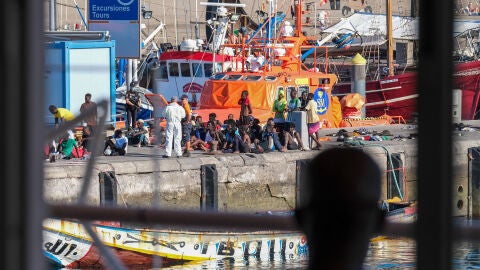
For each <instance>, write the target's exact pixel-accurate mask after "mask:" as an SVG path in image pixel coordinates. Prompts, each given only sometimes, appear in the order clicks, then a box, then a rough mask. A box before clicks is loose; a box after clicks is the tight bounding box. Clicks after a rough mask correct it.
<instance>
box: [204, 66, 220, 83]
mask: <svg viewBox="0 0 480 270" xmlns="http://www.w3.org/2000/svg"><path fill="white" fill-rule="evenodd" d="M203 70H205V77H207V78H209V77H212V75H213V64H210V63H208V64H203ZM217 80H218V79H217Z"/></svg>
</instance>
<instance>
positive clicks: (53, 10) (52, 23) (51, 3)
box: [48, 0, 57, 31]
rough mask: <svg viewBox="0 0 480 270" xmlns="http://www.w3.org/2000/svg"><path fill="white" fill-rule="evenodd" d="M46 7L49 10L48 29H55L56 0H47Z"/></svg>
mask: <svg viewBox="0 0 480 270" xmlns="http://www.w3.org/2000/svg"><path fill="white" fill-rule="evenodd" d="M48 8H49V10H50V16H49V28H48V30H50V31H55V30H56V29H57V1H55V0H50V1H49V2H48Z"/></svg>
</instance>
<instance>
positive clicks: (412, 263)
mask: <svg viewBox="0 0 480 270" xmlns="http://www.w3.org/2000/svg"><path fill="white" fill-rule="evenodd" d="M307 268H308V259H307V258H306V257H305V258H302V259H300V260H291V259H289V258H284V257H283V258H282V257H280V256H279V257H273V258H271V260H270V261H259V260H257V259H256V258H255V257H249V258H247V259H244V260H237V261H236V260H233V259H223V260H211V261H203V262H191V263H186V264H183V265H177V266H170V267H160V269H185V270H186V269H188V270H194V269H198V270H200V269H202V270H206V269H212V270H213V269H235V270H245V269H271V270H280V269H307ZM52 269H59V268H52ZM139 269H142V270H144V269H145V268H138V270H139ZM363 269H364V270H372V269H385V270H386V269H389V270H393V269H416V244H415V241H414V240H413V239H410V238H396V239H393V238H382V239H379V240H375V241H372V242H370V248H369V250H368V252H367V257H366V258H365V262H364V266H363ZM452 269H480V243H478V242H472V241H462V242H458V243H455V244H454V246H453V254H452Z"/></svg>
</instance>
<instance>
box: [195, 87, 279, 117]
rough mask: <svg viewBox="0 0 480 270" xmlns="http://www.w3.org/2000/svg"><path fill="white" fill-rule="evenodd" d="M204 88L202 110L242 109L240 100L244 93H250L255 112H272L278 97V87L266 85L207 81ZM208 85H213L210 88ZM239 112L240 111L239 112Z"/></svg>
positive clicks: (201, 101) (249, 96)
mask: <svg viewBox="0 0 480 270" xmlns="http://www.w3.org/2000/svg"><path fill="white" fill-rule="evenodd" d="M205 84H206V85H205V86H204V87H203V93H202V96H201V99H200V104H199V108H200V109H228V108H240V105H238V100H239V99H240V97H241V95H242V91H244V90H247V91H248V98H249V99H250V102H251V106H252V109H253V111H254V112H255V109H259V110H272V107H273V102H274V101H275V98H276V96H277V89H276V86H275V85H273V84H265V83H261V82H259V83H252V82H250V83H248V84H247V83H244V82H242V81H239V82H228V83H226V82H223V81H207V82H206V83H205ZM208 84H213V87H212V86H209V85H208ZM238 111H239V110H238Z"/></svg>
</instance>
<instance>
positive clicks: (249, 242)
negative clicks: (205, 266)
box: [43, 219, 307, 269]
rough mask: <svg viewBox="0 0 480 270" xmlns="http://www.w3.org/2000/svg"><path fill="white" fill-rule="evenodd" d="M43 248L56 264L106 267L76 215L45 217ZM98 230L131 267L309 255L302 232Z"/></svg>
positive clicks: (96, 227) (114, 226)
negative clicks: (73, 216)
mask: <svg viewBox="0 0 480 270" xmlns="http://www.w3.org/2000/svg"><path fill="white" fill-rule="evenodd" d="M43 226H44V230H43V249H44V252H45V256H46V257H47V258H48V259H49V261H51V262H52V263H53V264H55V265H58V266H61V267H66V268H81V269H84V268H91V267H95V266H97V267H98V266H101V265H102V261H103V260H104V258H103V256H102V255H101V253H100V252H99V250H98V248H97V247H96V246H95V245H94V243H93V240H92V238H91V237H90V236H89V234H88V233H87V231H86V230H85V229H84V227H83V225H81V224H80V223H78V222H75V221H72V220H58V219H47V220H45V221H44V224H43ZM93 230H94V231H95V232H96V233H97V235H98V237H99V238H100V240H102V242H103V243H104V244H105V245H106V246H108V247H109V248H110V249H111V250H112V251H113V252H114V254H115V255H116V256H117V257H118V259H120V261H121V262H122V263H123V264H124V265H126V266H128V267H136V266H137V267H140V266H142V267H150V266H152V262H153V260H154V258H155V257H158V258H159V259H160V260H161V262H162V265H164V266H166V265H172V264H178V263H185V262H188V261H202V260H212V259H223V258H233V259H236V260H243V259H248V258H249V257H253V258H256V259H257V260H260V261H268V260H270V258H271V257H273V256H278V257H283V258H286V259H301V258H303V259H305V258H306V257H305V256H306V252H307V241H306V238H305V236H304V235H303V234H302V233H300V232H283V231H277V232H271V231H254V232H206V231H174V230H149V229H135V228H125V227H119V226H118V224H105V223H104V224H98V223H96V224H94V225H93Z"/></svg>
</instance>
